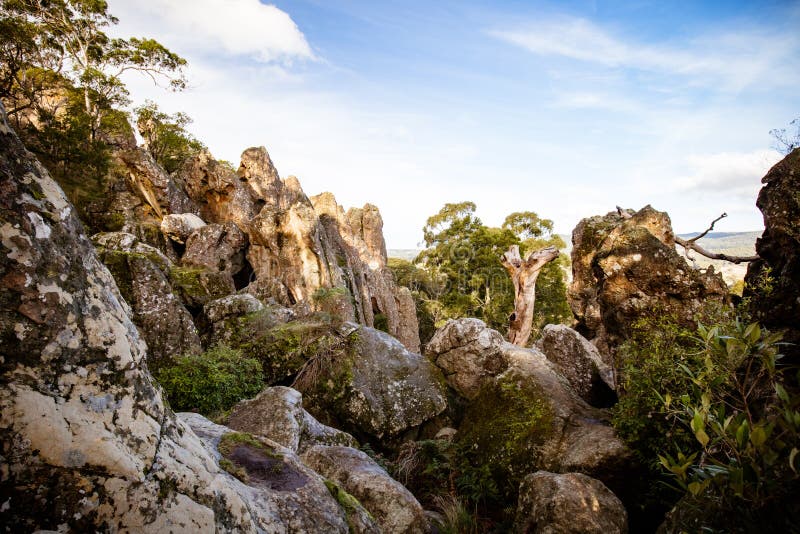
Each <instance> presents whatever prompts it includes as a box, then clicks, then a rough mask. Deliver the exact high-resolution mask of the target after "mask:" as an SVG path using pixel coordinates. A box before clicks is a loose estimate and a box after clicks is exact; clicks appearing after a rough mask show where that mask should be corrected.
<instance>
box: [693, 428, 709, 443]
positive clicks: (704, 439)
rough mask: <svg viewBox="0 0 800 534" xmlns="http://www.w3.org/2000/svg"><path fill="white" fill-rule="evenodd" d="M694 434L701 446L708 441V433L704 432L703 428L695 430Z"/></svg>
mask: <svg viewBox="0 0 800 534" xmlns="http://www.w3.org/2000/svg"><path fill="white" fill-rule="evenodd" d="M694 436H695V437H696V438H697V441H699V442H700V445H702V446H703V448H705V447H706V445H708V442H709V437H708V434H706V431H705V430H703V429H702V428H701V429H700V430H697V431H695V433H694Z"/></svg>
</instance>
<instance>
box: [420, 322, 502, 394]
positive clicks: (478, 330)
mask: <svg viewBox="0 0 800 534" xmlns="http://www.w3.org/2000/svg"><path fill="white" fill-rule="evenodd" d="M504 347H505V339H504V338H503V336H502V335H501V334H500V333H499V332H497V331H495V330H492V329H490V328H487V327H486V323H484V322H483V321H481V320H480V319H459V320H457V321H453V320H450V321H447V323H446V324H445V325H444V326H443V327H442V328H440V329H439V330H437V331H436V334H434V336H433V338H431V340H430V341H429V342H428V344H427V345H426V347H425V353H426V354H427V355H428V357H430V358H431V360H432V361H433V362H434V363H435V364H436V365H437V366H438V367H439V368H440V369H441V370H442V372H443V373H444V376H445V378H446V380H447V384H448V385H449V386H450V387H451V388H453V389H454V390H455V391H456V393H458V394H459V395H461V396H462V397H464V398H466V399H469V400H472V399H474V398H475V397H477V396H478V393H479V392H480V389H481V386H483V384H484V383H485V382H486V381H487V380H490V379H491V378H492V377H494V376H497V375H498V374H500V373H502V372H503V371H505V370H506V369H508V363H509V362H508V358H507V357H506V355H505V353H504V352H503V348H504Z"/></svg>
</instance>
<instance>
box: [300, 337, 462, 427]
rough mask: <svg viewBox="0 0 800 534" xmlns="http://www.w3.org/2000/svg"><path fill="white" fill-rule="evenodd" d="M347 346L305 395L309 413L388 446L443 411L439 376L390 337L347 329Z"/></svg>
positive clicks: (443, 399)
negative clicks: (381, 441) (349, 342)
mask: <svg viewBox="0 0 800 534" xmlns="http://www.w3.org/2000/svg"><path fill="white" fill-rule="evenodd" d="M344 328H345V329H350V333H349V334H348V337H349V339H350V340H351V344H350V345H349V350H345V351H342V352H340V354H339V356H338V360H337V361H336V364H335V365H328V366H326V367H325V368H324V370H323V371H322V372H321V374H320V376H319V378H318V379H317V380H316V382H315V384H314V385H313V386H310V387H309V388H308V389H306V390H305V391H304V393H305V394H306V399H307V401H308V406H307V408H308V410H309V411H310V412H311V413H312V414H314V415H315V416H317V417H318V418H320V419H321V420H322V421H324V422H326V423H328V424H332V426H336V427H337V428H344V429H346V430H347V431H349V432H352V433H354V435H356V436H357V437H359V436H366V437H371V438H376V439H378V440H387V441H388V440H391V439H393V438H397V437H399V436H400V435H401V434H403V433H404V432H406V431H409V430H412V429H415V428H417V427H419V426H420V425H422V424H423V423H425V422H427V421H429V420H431V419H433V418H434V417H435V416H437V415H439V414H440V413H442V412H443V411H444V410H445V408H446V407H447V400H446V392H445V388H444V386H443V384H442V382H443V379H442V376H441V373H440V371H439V370H438V369H437V368H436V367H435V366H434V365H432V364H431V363H430V362H429V361H428V360H427V359H426V358H424V357H423V356H421V355H419V354H415V353H413V352H410V351H409V350H408V349H406V348H405V347H404V346H403V345H402V344H401V343H400V342H399V341H397V340H396V339H395V338H393V337H392V336H390V335H388V334H386V333H385V332H381V331H380V330H375V329H374V328H369V327H356V325H353V324H352V323H347V324H346V325H345V326H344Z"/></svg>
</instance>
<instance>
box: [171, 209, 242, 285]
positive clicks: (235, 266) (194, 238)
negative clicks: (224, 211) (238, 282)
mask: <svg viewBox="0 0 800 534" xmlns="http://www.w3.org/2000/svg"><path fill="white" fill-rule="evenodd" d="M165 220H166V219H165ZM246 247H247V236H246V235H245V234H244V233H243V232H242V231H241V230H239V227H238V226H236V225H235V224H234V223H232V222H228V223H225V224H208V225H204V226H202V227H200V228H198V229H196V230H194V231H192V232H191V233H190V234H189V236H188V238H187V239H186V251H185V252H184V254H183V256H182V257H181V263H182V264H183V265H185V266H187V267H204V268H206V269H209V270H212V271H214V270H216V271H219V272H221V273H225V274H227V275H229V276H231V277H234V276H236V275H238V274H239V273H240V272H241V271H242V269H244V268H245V262H246V260H245V250H246ZM247 283H249V280H244V281H243V283H242V286H246V285H247Z"/></svg>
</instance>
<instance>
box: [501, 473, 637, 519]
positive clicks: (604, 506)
mask: <svg viewBox="0 0 800 534" xmlns="http://www.w3.org/2000/svg"><path fill="white" fill-rule="evenodd" d="M514 531H515V532H519V533H521V534H540V533H541V534H544V533H546V534H573V533H574V534H578V533H580V534H625V533H627V532H628V515H627V513H626V511H625V507H624V506H623V505H622V503H621V502H620V500H619V499H618V498H617V497H616V495H614V494H613V493H612V492H611V490H609V489H608V488H607V487H606V486H605V485H604V484H603V483H602V482H600V481H599V480H595V479H593V478H590V477H587V476H586V475H582V474H580V473H564V474H555V473H548V472H545V471H539V472H537V473H533V474H530V475H528V476H526V477H525V479H524V480H523V481H522V484H520V489H519V503H518V505H517V517H516V520H515V522H514Z"/></svg>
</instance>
